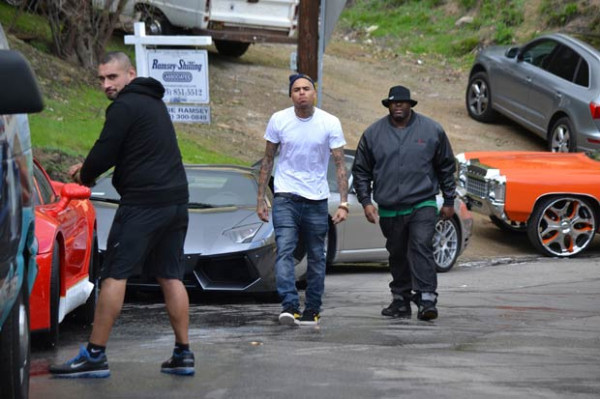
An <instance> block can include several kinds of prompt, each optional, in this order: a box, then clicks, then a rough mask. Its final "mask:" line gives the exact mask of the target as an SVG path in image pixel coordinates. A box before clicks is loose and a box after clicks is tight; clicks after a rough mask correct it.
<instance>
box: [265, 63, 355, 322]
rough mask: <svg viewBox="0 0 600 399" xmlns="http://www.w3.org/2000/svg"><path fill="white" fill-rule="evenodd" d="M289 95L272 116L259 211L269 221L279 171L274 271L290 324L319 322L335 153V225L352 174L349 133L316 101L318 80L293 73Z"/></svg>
mask: <svg viewBox="0 0 600 399" xmlns="http://www.w3.org/2000/svg"><path fill="white" fill-rule="evenodd" d="M289 95H290V97H291V99H292V103H293V106H292V107H289V108H286V109H284V110H281V111H278V112H276V113H274V114H273V115H272V116H271V119H270V120H269V124H268V125H267V129H266V132H265V136H264V137H265V139H266V140H267V144H266V149H265V156H264V158H263V161H262V165H261V169H260V178H259V188H258V203H257V206H256V213H257V214H258V216H259V218H260V219H261V220H263V221H265V222H267V221H268V220H269V208H268V204H267V202H266V201H265V191H266V187H267V185H268V182H269V178H270V177H271V173H272V171H273V162H274V158H275V154H276V152H277V150H278V149H279V158H278V163H277V168H276V170H275V180H274V189H275V190H274V191H275V198H274V200H273V226H274V228H275V239H276V242H277V261H276V263H275V273H276V281H277V292H278V293H279V296H280V298H281V305H282V307H283V311H282V312H281V314H280V315H279V322H280V323H281V324H286V325H316V324H318V322H319V317H320V315H319V314H320V311H321V304H322V300H321V298H322V296H323V292H324V290H325V237H326V236H327V231H328V229H329V213H328V207H327V199H328V198H329V186H328V184H327V165H328V163H329V156H330V154H331V156H333V160H334V163H335V167H336V177H337V181H338V187H339V192H340V201H341V203H340V204H339V207H338V209H337V211H336V213H335V215H333V217H332V218H331V222H332V223H334V224H337V223H340V222H342V221H344V220H345V219H346V217H347V216H348V211H349V208H348V203H347V202H346V201H347V199H348V178H347V175H346V167H345V163H344V145H345V144H346V140H345V139H344V132H343V131H342V125H341V123H340V121H339V119H338V118H336V117H335V116H333V115H331V114H329V113H327V112H325V111H323V110H321V109H319V108H316V107H315V106H314V104H315V99H316V92H315V84H314V82H313V80H312V79H311V78H310V77H309V76H308V75H304V74H294V75H291V76H290V87H289ZM299 239H301V240H302V242H303V243H304V247H305V249H306V254H307V259H308V270H307V275H306V282H307V287H306V300H305V307H304V312H302V314H301V313H300V300H299V296H298V291H297V289H296V279H295V273H294V267H295V262H294V256H293V255H294V251H295V249H296V246H297V245H298V241H299Z"/></svg>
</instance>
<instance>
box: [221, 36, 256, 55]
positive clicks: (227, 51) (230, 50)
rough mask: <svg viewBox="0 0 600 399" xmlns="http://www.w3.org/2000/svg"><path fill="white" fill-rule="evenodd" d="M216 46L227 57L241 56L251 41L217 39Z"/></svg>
mask: <svg viewBox="0 0 600 399" xmlns="http://www.w3.org/2000/svg"><path fill="white" fill-rule="evenodd" d="M215 47H216V48H217V51H218V52H219V54H221V55H224V56H226V57H235V58H238V57H241V56H242V55H244V53H245V52H246V50H248V47H250V43H243V42H234V41H231V40H215Z"/></svg>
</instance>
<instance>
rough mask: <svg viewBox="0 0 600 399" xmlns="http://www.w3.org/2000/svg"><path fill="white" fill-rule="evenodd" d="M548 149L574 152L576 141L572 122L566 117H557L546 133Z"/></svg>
mask: <svg viewBox="0 0 600 399" xmlns="http://www.w3.org/2000/svg"><path fill="white" fill-rule="evenodd" d="M548 151H551V152H575V151H577V141H576V140H575V131H574V130H573V124H572V123H571V121H570V120H569V118H567V117H562V118H560V119H558V120H557V121H556V122H555V123H554V124H553V125H552V128H551V129H550V133H549V135H548Z"/></svg>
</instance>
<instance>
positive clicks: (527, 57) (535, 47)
mask: <svg viewBox="0 0 600 399" xmlns="http://www.w3.org/2000/svg"><path fill="white" fill-rule="evenodd" d="M557 46H558V42H556V41H554V40H540V41H536V42H534V43H531V44H530V45H529V46H527V47H525V48H524V49H523V51H522V52H521V59H522V60H523V61H524V62H527V63H529V64H532V65H535V66H537V67H540V68H543V69H546V66H547V64H548V61H549V59H550V54H551V53H552V51H553V50H554V49H555V48H556V47H557Z"/></svg>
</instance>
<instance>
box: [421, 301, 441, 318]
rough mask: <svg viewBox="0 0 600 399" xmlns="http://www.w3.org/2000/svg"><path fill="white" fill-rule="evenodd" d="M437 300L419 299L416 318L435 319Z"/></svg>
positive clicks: (436, 315)
mask: <svg viewBox="0 0 600 399" xmlns="http://www.w3.org/2000/svg"><path fill="white" fill-rule="evenodd" d="M436 303H437V301H423V300H420V301H419V303H418V305H419V313H417V318H418V319H419V320H425V321H427V320H433V319H437V317H438V311H437V308H436V307H435V304H436Z"/></svg>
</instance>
